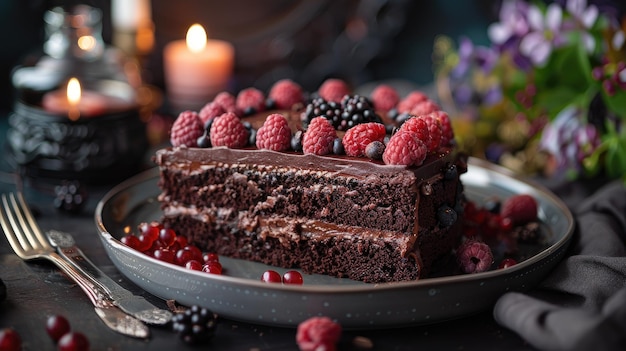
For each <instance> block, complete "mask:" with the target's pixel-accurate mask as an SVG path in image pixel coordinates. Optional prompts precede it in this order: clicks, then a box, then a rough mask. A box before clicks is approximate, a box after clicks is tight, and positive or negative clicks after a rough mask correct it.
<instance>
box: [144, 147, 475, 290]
mask: <svg viewBox="0 0 626 351" xmlns="http://www.w3.org/2000/svg"><path fill="white" fill-rule="evenodd" d="M155 161H156V163H157V164H158V166H159V167H160V172H161V178H160V182H159V186H160V187H161V188H162V189H163V193H162V194H161V196H160V198H159V200H160V201H161V202H162V209H163V214H164V218H163V223H164V224H165V225H166V226H169V227H172V228H175V229H176V231H177V233H179V234H182V235H185V236H187V237H188V239H189V240H190V241H192V242H194V243H196V245H198V246H199V247H200V248H202V249H204V250H206V251H209V252H216V253H218V254H219V255H224V256H228V257H233V258H240V259H245V260H253V261H258V262H262V263H265V264H269V265H273V266H279V267H285V268H297V269H301V270H302V271H303V272H305V273H320V274H328V275H332V276H337V277H345V278H350V279H354V280H359V281H364V282H373V283H380V282H392V281H406V280H415V279H419V278H421V277H424V276H426V275H427V274H428V271H429V269H430V267H431V265H432V263H433V262H434V261H435V260H436V259H437V258H440V257H442V256H443V255H446V254H448V253H450V252H451V250H452V249H453V248H454V247H455V246H456V245H457V244H458V240H459V237H460V220H459V219H458V218H457V217H458V213H460V212H461V211H460V208H462V201H463V188H462V185H461V182H460V180H459V175H460V174H461V173H463V172H465V171H466V163H465V159H464V158H463V157H459V156H458V155H457V153H456V152H455V151H454V150H453V149H451V148H442V149H441V151H440V152H439V153H437V154H436V155H431V156H429V157H428V158H427V159H426V161H425V162H424V164H423V165H421V166H419V167H407V166H390V165H384V164H382V163H381V162H375V161H372V160H368V159H358V158H353V157H329V156H317V155H310V154H308V155H303V154H297V153H287V152H274V151H269V150H249V149H229V148H224V147H217V148H209V149H202V148H187V147H184V146H183V147H174V148H168V149H162V150H159V151H158V152H157V154H156V157H155Z"/></svg>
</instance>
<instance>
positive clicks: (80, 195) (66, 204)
mask: <svg viewBox="0 0 626 351" xmlns="http://www.w3.org/2000/svg"><path fill="white" fill-rule="evenodd" d="M54 193H55V195H56V197H55V198H54V207H55V208H57V209H58V210H61V211H66V212H69V213H79V212H80V211H81V210H82V209H83V207H84V206H85V203H86V202H87V191H86V190H85V189H84V188H83V187H82V185H81V184H80V182H78V181H72V180H64V181H63V182H62V183H61V185H57V186H56V187H55V188H54Z"/></svg>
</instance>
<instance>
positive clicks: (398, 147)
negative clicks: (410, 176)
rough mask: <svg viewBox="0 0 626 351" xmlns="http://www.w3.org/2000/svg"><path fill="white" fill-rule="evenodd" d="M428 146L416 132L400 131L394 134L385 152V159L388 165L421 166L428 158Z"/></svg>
mask: <svg viewBox="0 0 626 351" xmlns="http://www.w3.org/2000/svg"><path fill="white" fill-rule="evenodd" d="M427 152H428V148H427V147H426V144H424V143H423V142H422V141H421V140H419V139H418V138H417V137H416V135H415V133H411V132H409V131H403V130H401V131H398V132H397V133H396V134H394V135H393V136H392V137H391V139H389V143H388V144H387V147H386V148H385V152H384V153H383V161H384V162H385V164H388V165H404V166H419V165H421V164H422V163H423V162H424V160H425V159H426V153H427Z"/></svg>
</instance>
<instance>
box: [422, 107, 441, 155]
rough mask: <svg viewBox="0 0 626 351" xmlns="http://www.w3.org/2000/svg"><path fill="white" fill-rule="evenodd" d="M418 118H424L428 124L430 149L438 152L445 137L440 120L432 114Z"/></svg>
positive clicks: (431, 151)
mask: <svg viewBox="0 0 626 351" xmlns="http://www.w3.org/2000/svg"><path fill="white" fill-rule="evenodd" d="M418 118H421V119H423V120H424V122H426V124H427V125H428V132H429V133H430V139H431V140H430V145H428V151H429V152H430V153H433V152H437V150H439V147H440V146H441V141H442V139H443V137H442V135H443V128H442V127H441V122H439V120H438V119H437V118H435V117H434V116H433V115H431V114H428V115H423V116H419V117H418Z"/></svg>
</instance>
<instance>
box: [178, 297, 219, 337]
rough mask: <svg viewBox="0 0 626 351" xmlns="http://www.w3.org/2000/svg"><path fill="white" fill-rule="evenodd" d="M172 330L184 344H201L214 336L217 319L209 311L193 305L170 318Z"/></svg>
mask: <svg viewBox="0 0 626 351" xmlns="http://www.w3.org/2000/svg"><path fill="white" fill-rule="evenodd" d="M172 329H173V330H174V331H175V332H176V333H177V334H178V336H179V337H180V339H181V340H183V341H184V342H185V343H187V344H190V345H197V344H202V343H205V342H207V341H209V340H211V339H212V338H213V335H215V329H217V318H216V317H215V315H214V314H213V312H211V311H210V310H209V309H207V308H204V307H200V306H197V305H193V306H191V307H190V308H189V309H187V310H185V312H182V313H177V314H175V315H174V317H172Z"/></svg>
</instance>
